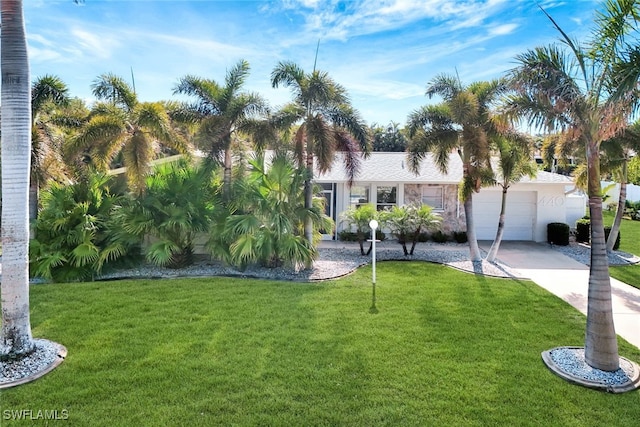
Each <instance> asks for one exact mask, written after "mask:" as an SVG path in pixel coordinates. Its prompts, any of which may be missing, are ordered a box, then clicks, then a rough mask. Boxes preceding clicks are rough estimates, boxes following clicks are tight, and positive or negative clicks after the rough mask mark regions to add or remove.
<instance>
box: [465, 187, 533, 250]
mask: <svg viewBox="0 0 640 427" xmlns="http://www.w3.org/2000/svg"><path fill="white" fill-rule="evenodd" d="M536 196H537V192H535V191H509V192H508V193H507V209H506V215H505V227H504V228H505V230H504V235H503V239H504V240H533V228H534V223H535V219H536V200H537V197H536ZM501 198H502V192H501V191H487V190H486V189H483V190H480V192H479V193H475V194H474V195H473V218H474V220H475V225H476V234H477V236H478V240H493V239H495V237H496V230H497V229H498V216H499V215H500V203H501Z"/></svg>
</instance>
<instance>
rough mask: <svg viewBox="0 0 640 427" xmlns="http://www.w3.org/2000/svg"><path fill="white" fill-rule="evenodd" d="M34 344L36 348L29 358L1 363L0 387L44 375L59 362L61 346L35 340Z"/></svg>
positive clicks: (47, 341)
mask: <svg viewBox="0 0 640 427" xmlns="http://www.w3.org/2000/svg"><path fill="white" fill-rule="evenodd" d="M34 342H35V346H36V348H35V350H34V351H33V352H32V353H31V354H29V355H28V356H27V357H24V358H21V359H18V360H7V361H3V362H0V387H2V386H3V385H6V384H9V383H14V382H16V381H19V380H22V379H27V378H28V377H32V376H37V375H38V374H42V373H44V372H45V371H47V370H48V369H49V368H51V367H52V366H53V365H54V363H55V362H56V361H58V359H59V357H60V345H59V344H56V343H54V342H51V341H49V340H44V339H34Z"/></svg>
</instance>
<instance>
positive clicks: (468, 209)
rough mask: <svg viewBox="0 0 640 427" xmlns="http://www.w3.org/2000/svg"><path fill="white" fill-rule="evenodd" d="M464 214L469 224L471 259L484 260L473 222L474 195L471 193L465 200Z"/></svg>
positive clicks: (468, 237) (468, 235)
mask: <svg viewBox="0 0 640 427" xmlns="http://www.w3.org/2000/svg"><path fill="white" fill-rule="evenodd" d="M464 216H465V221H466V224H467V240H468V241H469V255H470V257H471V261H482V255H480V248H479V247H478V239H477V238H476V228H475V225H474V223H473V195H469V197H467V200H465V201H464Z"/></svg>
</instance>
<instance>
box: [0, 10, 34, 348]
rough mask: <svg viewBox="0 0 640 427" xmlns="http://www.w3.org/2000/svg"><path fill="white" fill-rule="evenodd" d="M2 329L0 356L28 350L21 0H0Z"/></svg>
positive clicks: (27, 135) (26, 116) (27, 149)
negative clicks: (0, 75)
mask: <svg viewBox="0 0 640 427" xmlns="http://www.w3.org/2000/svg"><path fill="white" fill-rule="evenodd" d="M0 5H1V6H0V7H1V12H0V13H1V14H2V18H1V19H2V26H1V27H2V37H1V47H0V56H1V57H0V70H2V93H1V100H0V103H1V108H2V111H1V115H2V125H1V126H2V129H1V132H2V155H1V157H2V199H3V203H2V252H3V253H2V284H1V285H0V294H1V299H2V302H1V305H2V328H1V334H0V359H1V358H7V357H20V356H24V355H26V354H28V353H30V352H31V351H33V349H34V347H35V345H34V342H33V337H32V335H31V321H30V317H29V270H28V266H29V175H30V173H29V165H30V160H31V158H30V157H31V93H30V82H29V61H28V58H27V43H26V33H25V27H24V19H23V13H22V0H1V3H0Z"/></svg>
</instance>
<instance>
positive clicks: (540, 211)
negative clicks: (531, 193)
mask: <svg viewBox="0 0 640 427" xmlns="http://www.w3.org/2000/svg"><path fill="white" fill-rule="evenodd" d="M536 189H537V190H538V206H537V220H536V223H535V225H534V230H533V240H534V241H536V242H546V241H547V224H549V223H550V222H564V223H567V196H566V195H565V193H564V186H555V185H554V186H545V187H541V186H538V187H537V188H536ZM569 226H570V227H573V226H575V224H574V225H571V224H569Z"/></svg>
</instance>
